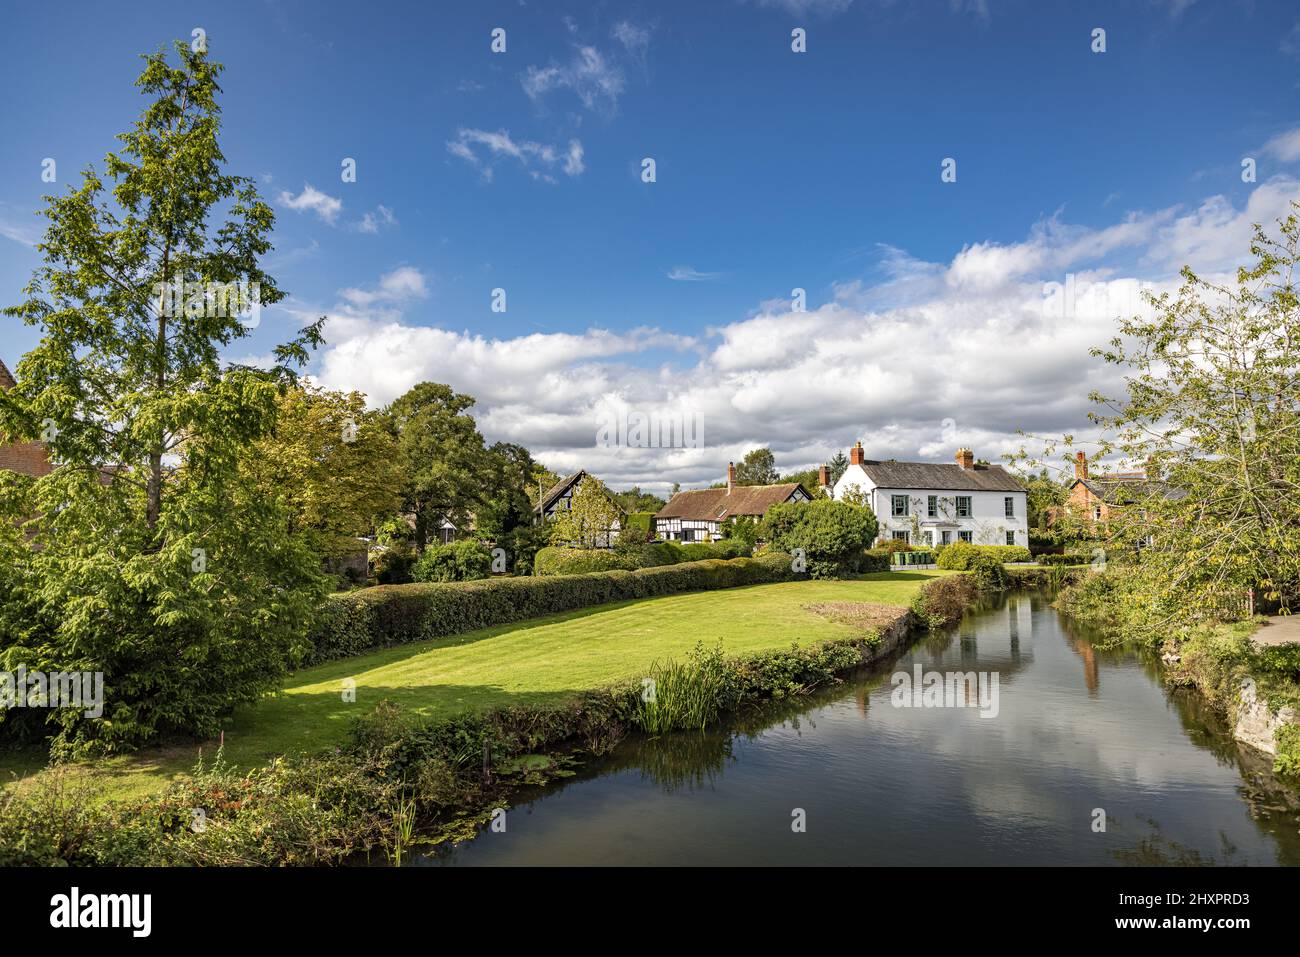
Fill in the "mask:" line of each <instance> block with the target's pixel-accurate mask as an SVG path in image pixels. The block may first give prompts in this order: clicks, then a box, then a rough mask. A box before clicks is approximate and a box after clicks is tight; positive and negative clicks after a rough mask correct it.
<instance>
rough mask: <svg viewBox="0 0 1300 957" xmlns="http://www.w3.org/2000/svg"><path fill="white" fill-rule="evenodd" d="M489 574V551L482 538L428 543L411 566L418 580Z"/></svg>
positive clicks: (462, 579)
mask: <svg viewBox="0 0 1300 957" xmlns="http://www.w3.org/2000/svg"><path fill="white" fill-rule="evenodd" d="M491 574H492V553H491V552H489V551H488V549H487V546H486V545H484V544H483V543H482V542H476V541H474V540H473V539H468V538H467V539H463V540H461V541H459V542H451V543H449V544H447V545H430V546H429V547H428V548H426V549H425V550H424V554H423V555H421V556H420V559H419V561H417V562H416V563H415V565H414V566H413V567H412V568H411V577H412V578H413V579H414V580H415V581H417V582H466V581H472V580H474V579H476V578H487V577H488V576H489V575H491Z"/></svg>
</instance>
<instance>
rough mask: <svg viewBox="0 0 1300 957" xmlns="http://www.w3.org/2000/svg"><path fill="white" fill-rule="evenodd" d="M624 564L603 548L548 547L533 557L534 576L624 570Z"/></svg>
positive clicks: (615, 555)
mask: <svg viewBox="0 0 1300 957" xmlns="http://www.w3.org/2000/svg"><path fill="white" fill-rule="evenodd" d="M623 567H624V565H623V562H622V561H621V560H620V559H619V556H618V555H617V554H615V553H614V552H612V551H606V550H605V549H602V548H566V547H564V546H563V545H548V546H547V547H546V548H543V549H539V550H538V552H537V554H536V555H535V556H534V557H533V574H534V575H585V574H587V573H589V572H607V571H612V570H613V569H616V568H623Z"/></svg>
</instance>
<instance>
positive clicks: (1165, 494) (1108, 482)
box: [1070, 473, 1187, 505]
mask: <svg viewBox="0 0 1300 957" xmlns="http://www.w3.org/2000/svg"><path fill="white" fill-rule="evenodd" d="M1080 484H1081V485H1083V486H1084V487H1085V488H1087V489H1088V491H1090V492H1092V494H1093V495H1095V496H1097V498H1099V499H1101V500H1102V501H1103V502H1105V503H1106V504H1107V505H1126V504H1128V503H1130V502H1140V501H1144V500H1148V499H1153V498H1161V499H1165V500H1166V501H1169V502H1177V501H1179V500H1180V499H1184V498H1186V497H1187V489H1185V488H1175V487H1174V486H1172V485H1170V484H1169V483H1168V482H1162V481H1160V480H1158V479H1150V480H1148V479H1147V477H1146V476H1145V475H1142V474H1140V473H1139V474H1137V475H1111V476H1106V475H1101V476H1098V477H1097V478H1088V479H1075V480H1074V482H1072V483H1071V485H1070V488H1074V486H1076V485H1080Z"/></svg>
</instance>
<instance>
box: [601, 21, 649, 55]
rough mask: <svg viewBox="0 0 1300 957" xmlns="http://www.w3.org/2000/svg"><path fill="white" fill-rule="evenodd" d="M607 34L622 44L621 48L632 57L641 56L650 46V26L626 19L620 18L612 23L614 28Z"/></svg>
mask: <svg viewBox="0 0 1300 957" xmlns="http://www.w3.org/2000/svg"><path fill="white" fill-rule="evenodd" d="M609 35H610V36H612V37H613V38H614V39H615V40H617V41H618V42H619V43H621V44H623V49H625V50H627V52H628V53H629V54H631V55H632V56H634V57H640V56H642V55H643V54H644V53H645V51H646V48H647V47H649V46H650V28H649V27H645V26H640V25H638V24H635V23H632V22H630V21H628V20H620V21H619V22H618V23H616V24H614V29H613V30H611V31H610V34H609Z"/></svg>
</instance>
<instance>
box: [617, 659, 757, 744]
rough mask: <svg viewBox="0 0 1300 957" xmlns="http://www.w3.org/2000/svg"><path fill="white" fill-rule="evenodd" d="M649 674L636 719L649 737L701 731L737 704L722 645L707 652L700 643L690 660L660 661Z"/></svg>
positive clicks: (651, 667)
mask: <svg viewBox="0 0 1300 957" xmlns="http://www.w3.org/2000/svg"><path fill="white" fill-rule="evenodd" d="M649 672H650V673H649V675H648V676H647V677H648V678H649V683H644V682H643V688H644V690H643V692H642V695H641V709H640V711H639V712H638V713H637V714H636V717H635V720H636V722H637V724H639V725H640V727H641V729H642V730H643V731H645V732H646V733H647V734H666V733H668V732H669V731H701V730H703V729H704V728H706V727H708V726H709V725H710V724H713V723H714V722H715V721H716V720H717V719H718V715H719V714H720V713H721V712H722V711H724V710H726V709H727V708H729V707H732V706H734V704H735V702H734V701H733V700H732V693H733V687H732V682H731V674H730V669H729V667H728V664H727V661H726V659H725V658H723V656H722V647H721V645H717V646H715V647H713V648H710V649H705V647H704V644H703V643H700V644H697V645H696V646H695V650H694V651H692V652H691V654H690V656H689V658H688V660H687V661H685V662H676V661H668V662H662V663H661V662H658V661H656V662H655V663H654V664H652V665H651V666H650V668H649Z"/></svg>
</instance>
